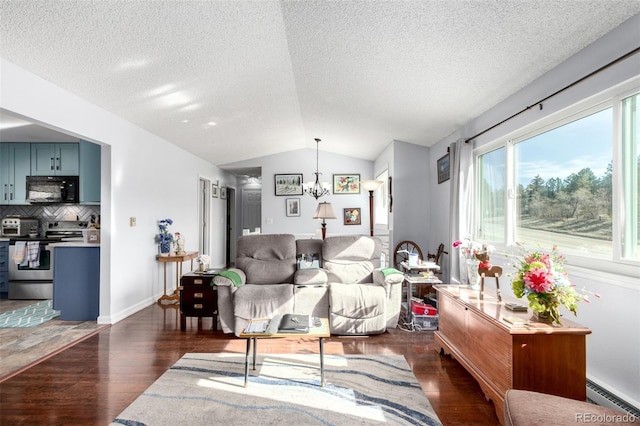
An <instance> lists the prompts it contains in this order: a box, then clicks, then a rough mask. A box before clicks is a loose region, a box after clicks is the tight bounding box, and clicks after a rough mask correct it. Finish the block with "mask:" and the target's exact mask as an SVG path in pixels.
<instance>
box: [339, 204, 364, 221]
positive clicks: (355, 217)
mask: <svg viewBox="0 0 640 426" xmlns="http://www.w3.org/2000/svg"><path fill="white" fill-rule="evenodd" d="M361 213H362V212H361V211H360V208H359V207H358V208H353V209H344V215H343V217H344V224H345V225H360V224H361V223H362V214H361Z"/></svg>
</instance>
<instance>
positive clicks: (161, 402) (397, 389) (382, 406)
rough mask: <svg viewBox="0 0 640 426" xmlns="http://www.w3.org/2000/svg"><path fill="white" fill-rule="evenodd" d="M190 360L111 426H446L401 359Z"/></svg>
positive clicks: (239, 357) (216, 357) (261, 357)
mask: <svg viewBox="0 0 640 426" xmlns="http://www.w3.org/2000/svg"><path fill="white" fill-rule="evenodd" d="M324 361H325V365H324V367H325V379H326V385H325V387H324V388H322V387H320V370H319V355H318V354H297V355H282V354H264V355H260V354H258V363H257V365H256V370H255V371H254V370H251V368H250V370H249V384H248V386H247V387H246V388H245V387H244V355H239V354H237V353H236V354H207V353H188V354H185V355H184V356H183V357H182V358H181V359H180V360H178V362H176V363H175V364H174V365H173V366H172V367H171V368H170V369H169V370H167V371H166V372H165V373H164V374H163V375H162V376H160V378H159V379H158V380H157V381H156V382H154V383H153V384H152V385H151V386H150V387H149V388H148V389H147V390H146V391H144V392H143V393H142V395H140V396H139V397H138V398H137V399H136V400H135V401H134V402H133V403H132V404H131V405H130V406H129V407H127V408H126V409H125V410H124V411H123V412H122V413H120V415H119V416H118V417H117V418H116V419H115V420H114V421H113V423H112V425H118V424H125V425H175V424H188V425H211V424H224V425H225V426H230V425H242V426H247V425H257V424H259V425H353V424H358V425H381V424H387V425H389V424H392V425H440V424H441V423H440V420H439V419H438V416H437V415H436V414H435V412H434V411H433V408H432V407H431V404H430V403H429V400H428V399H427V397H426V396H425V394H424V392H423V391H422V388H421V387H420V384H419V383H418V381H417V380H416V378H415V376H414V375H413V372H412V371H411V368H410V367H409V365H408V364H407V362H406V360H405V359H404V357H403V356H400V355H367V356H364V355H325V357H324Z"/></svg>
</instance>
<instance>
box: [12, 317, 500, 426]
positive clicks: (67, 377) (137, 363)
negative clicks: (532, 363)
mask: <svg viewBox="0 0 640 426" xmlns="http://www.w3.org/2000/svg"><path fill="white" fill-rule="evenodd" d="M197 322H198V321H197V319H196V318H188V319H187V331H186V332H181V331H180V325H179V317H178V310H177V308H176V307H161V306H158V305H153V306H150V307H148V308H146V309H144V310H142V311H140V312H139V313H137V314H135V315H132V316H131V317H129V318H127V319H125V320H123V321H121V322H119V323H117V324H115V325H113V326H111V327H109V328H107V329H105V330H103V331H101V332H100V333H99V334H97V335H95V336H93V337H90V338H89V339H87V340H85V341H83V342H81V343H79V344H77V345H75V346H73V347H71V348H69V349H67V350H65V351H63V352H62V353H60V354H58V355H55V356H54V357H52V358H49V359H47V360H46V361H43V362H41V363H39V364H37V365H35V366H33V367H31V368H30V369H28V370H26V371H25V372H23V373H21V374H19V375H17V376H15V377H12V378H10V379H8V380H6V381H5V382H3V383H1V384H0V424H2V425H23V424H24V425H27V424H29V425H31V424H34V425H35V424H38V425H53V424H60V425H62V424H64V425H73V424H77V425H80V424H81V425H89V424H94V425H106V424H109V423H110V422H111V420H112V419H113V418H115V417H116V416H117V415H118V414H119V413H120V412H121V411H122V410H124V408H126V407H127V406H128V405H129V404H130V403H131V402H133V400H134V399H136V398H137V397H138V396H139V395H140V394H141V393H142V392H143V391H144V390H145V389H146V388H147V387H148V386H149V385H151V384H152V383H153V382H154V381H155V380H156V379H157V378H158V377H160V375H162V373H164V372H165V371H166V370H167V369H168V368H169V367H170V366H171V365H173V364H174V363H175V362H176V361H177V360H178V359H179V358H180V357H182V356H183V355H184V354H185V353H187V352H222V351H226V352H237V353H244V349H245V342H244V340H240V339H237V338H235V337H233V336H232V335H225V334H223V333H221V332H219V331H218V332H214V333H212V332H211V319H207V318H205V319H204V320H202V330H198V329H197ZM325 342H326V343H325V353H331V354H402V355H404V356H405V358H406V359H407V362H408V363H409V365H411V366H412V368H413V371H414V374H415V376H416V378H417V379H418V381H419V382H420V384H421V385H422V389H423V390H424V392H425V394H426V396H427V397H428V398H429V401H431V405H432V406H433V408H434V409H435V411H436V413H437V414H438V416H439V417H440V419H441V421H442V422H443V424H445V425H496V424H498V420H497V418H496V415H495V412H494V408H493V404H492V403H491V402H487V401H486V400H485V398H484V395H483V393H482V392H481V390H480V387H479V386H478V384H477V383H476V382H475V380H474V379H473V378H472V377H471V376H470V375H469V374H468V373H467V372H466V371H465V370H464V369H463V368H462V367H461V366H460V365H459V364H458V362H457V361H455V360H452V359H451V358H450V357H448V356H442V355H440V354H439V353H438V352H436V350H435V345H434V342H433V332H430V331H422V332H414V333H410V332H406V331H402V330H399V329H398V330H392V331H390V332H388V333H385V334H383V335H379V336H371V337H332V338H330V339H326V340H325ZM308 351H312V352H316V351H317V341H315V340H308V341H306V339H273V340H265V341H263V342H261V344H260V352H270V353H303V352H308ZM185 420H186V419H185ZM186 423H188V421H187V422H186ZM213 423H216V422H212V424H213Z"/></svg>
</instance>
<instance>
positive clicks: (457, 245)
mask: <svg viewBox="0 0 640 426" xmlns="http://www.w3.org/2000/svg"><path fill="white" fill-rule="evenodd" d="M461 245H462V241H460V240H455V241H454V242H453V248H456V247H459V246H461Z"/></svg>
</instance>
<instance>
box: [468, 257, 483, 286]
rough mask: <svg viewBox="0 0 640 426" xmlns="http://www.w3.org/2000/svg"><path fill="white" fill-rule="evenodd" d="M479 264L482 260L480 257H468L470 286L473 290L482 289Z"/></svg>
mask: <svg viewBox="0 0 640 426" xmlns="http://www.w3.org/2000/svg"><path fill="white" fill-rule="evenodd" d="M479 265H480V261H479V260H478V259H476V258H470V259H467V280H468V283H469V288H470V289H472V290H480V275H478V266H479Z"/></svg>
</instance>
